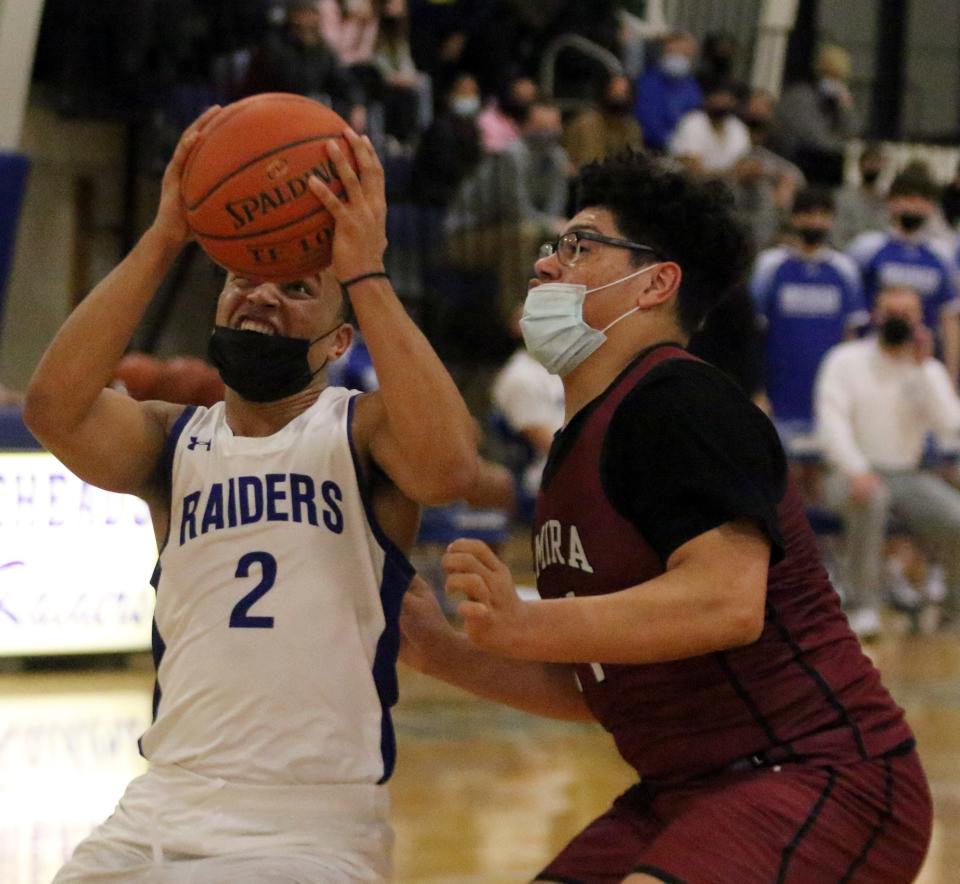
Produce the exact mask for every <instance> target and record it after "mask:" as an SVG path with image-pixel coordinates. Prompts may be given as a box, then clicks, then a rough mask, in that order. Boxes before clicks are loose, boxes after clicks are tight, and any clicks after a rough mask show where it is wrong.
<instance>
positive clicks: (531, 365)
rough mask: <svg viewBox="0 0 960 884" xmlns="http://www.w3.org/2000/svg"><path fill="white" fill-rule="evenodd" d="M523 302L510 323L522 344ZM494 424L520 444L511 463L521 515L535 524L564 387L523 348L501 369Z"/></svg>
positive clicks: (559, 421)
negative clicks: (515, 472)
mask: <svg viewBox="0 0 960 884" xmlns="http://www.w3.org/2000/svg"><path fill="white" fill-rule="evenodd" d="M522 313H523V303H522V302H521V303H520V304H519V305H518V306H517V307H516V308H515V309H514V313H513V317H512V327H511V331H512V333H513V336H514V337H515V338H516V339H517V340H518V341H520V340H522V337H521V333H520V316H521V314H522ZM491 400H492V403H493V408H494V414H493V419H494V422H495V423H497V424H502V427H501V430H502V431H503V432H505V433H506V434H510V435H512V436H513V437H515V438H516V439H519V440H521V446H522V448H523V453H522V455H521V456H520V457H519V458H517V462H516V463H512V464H511V466H514V467H515V468H516V469H518V470H519V472H520V475H519V476H518V483H517V484H518V486H519V487H518V495H517V496H518V515H519V516H520V517H521V519H522V520H523V521H531V520H532V516H533V502H534V499H535V498H536V496H537V491H539V489H540V477H541V475H542V474H543V467H544V465H545V464H546V462H547V454H548V453H549V451H550V446H551V445H552V444H553V435H554V433H556V432H557V430H559V429H560V427H561V426H563V408H564V404H563V381H562V380H561V379H560V377H559V376H558V375H555V374H550V372H548V371H547V370H546V369H545V368H544V367H543V366H542V365H541V364H540V363H539V362H537V360H536V359H534V358H533V357H532V356H531V355H530V354H529V353H528V352H527V350H526V347H524V346H522V345H521V346H520V347H519V348H518V349H517V350H516V351H515V352H514V354H513V355H512V356H511V357H510V358H509V359H508V360H507V362H506V364H505V365H504V366H503V368H501V369H500V371H499V372H498V374H497V376H496V378H495V379H494V381H493V386H492V389H491Z"/></svg>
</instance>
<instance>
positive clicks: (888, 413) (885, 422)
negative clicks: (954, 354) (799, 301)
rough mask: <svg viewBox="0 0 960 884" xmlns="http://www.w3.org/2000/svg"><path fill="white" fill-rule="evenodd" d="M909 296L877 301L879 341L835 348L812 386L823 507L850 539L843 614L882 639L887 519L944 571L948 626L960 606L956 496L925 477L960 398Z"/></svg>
mask: <svg viewBox="0 0 960 884" xmlns="http://www.w3.org/2000/svg"><path fill="white" fill-rule="evenodd" d="M922 319H923V306H922V303H921V300H920V296H919V295H918V294H917V292H915V291H914V290H913V289H909V288H903V287H897V288H888V289H884V290H883V291H881V292H880V294H879V296H878V298H877V301H876V305H875V308H874V312H873V324H874V327H875V332H874V333H873V334H871V335H869V336H868V337H866V338H863V339H861V340H857V341H850V342H847V343H843V344H839V345H837V346H836V347H834V348H833V349H832V350H830V351H829V352H828V353H827V355H826V357H825V358H824V361H823V363H822V365H821V367H820V371H819V373H818V375H817V381H816V386H815V393H814V399H815V417H816V426H817V435H818V437H819V441H820V444H821V446H822V449H823V452H824V456H825V459H826V461H827V464H828V466H829V468H830V473H829V475H828V478H827V482H826V496H827V502H828V504H829V505H832V506H835V507H836V508H837V509H838V510H839V511H840V512H841V513H842V515H843V518H844V522H845V527H846V535H847V543H846V546H847V557H848V562H847V571H848V573H847V575H846V577H847V580H846V582H845V586H846V590H847V594H846V599H845V603H846V608H847V612H848V618H849V620H850V623H851V626H852V627H853V628H854V630H855V631H857V632H858V633H860V634H861V635H871V634H876V633H878V632H879V631H880V617H879V610H878V608H879V602H880V583H881V571H882V563H883V545H884V534H885V531H886V525H887V521H888V518H889V516H890V515H891V513H893V514H895V515H896V517H897V519H898V520H899V521H900V522H902V523H903V524H904V525H905V527H906V528H907V530H908V531H909V532H910V534H911V535H912V536H913V537H914V538H915V539H916V541H917V543H918V544H920V546H921V547H922V548H923V549H924V551H925V552H927V553H928V554H929V555H930V556H931V557H932V558H934V559H935V560H936V561H938V562H939V563H940V564H942V565H943V567H944V570H945V572H946V575H947V583H948V593H947V597H946V599H945V603H944V613H945V615H946V616H947V617H950V616H953V617H955V616H956V613H957V609H958V605H960V491H958V490H957V489H956V488H955V487H953V486H952V485H950V484H949V483H948V482H946V481H944V480H943V479H942V478H940V477H939V476H937V475H935V474H933V473H931V472H928V471H925V470H924V469H922V466H921V463H922V459H923V454H924V449H925V445H926V443H927V440H928V438H929V436H930V434H931V433H932V434H936V436H937V437H939V438H943V437H949V436H951V435H953V434H956V433H958V431H960V398H958V397H957V394H956V392H955V391H954V388H953V385H952V384H951V382H950V377H949V375H948V373H947V370H946V368H945V367H944V365H943V363H941V362H940V361H939V360H937V359H935V358H934V357H933V348H934V342H933V332H932V331H931V330H930V329H929V328H927V327H926V326H924V325H923V321H922Z"/></svg>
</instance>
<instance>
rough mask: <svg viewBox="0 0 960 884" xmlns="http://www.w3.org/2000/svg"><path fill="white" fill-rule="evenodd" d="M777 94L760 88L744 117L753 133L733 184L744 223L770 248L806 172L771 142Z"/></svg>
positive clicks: (755, 238) (760, 243)
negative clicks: (769, 142)
mask: <svg viewBox="0 0 960 884" xmlns="http://www.w3.org/2000/svg"><path fill="white" fill-rule="evenodd" d="M773 107H774V99H773V96H772V95H771V94H770V93H769V92H766V91H764V90H759V89H758V90H756V91H755V92H754V93H753V94H752V95H751V96H750V98H749V100H748V101H747V103H746V105H745V106H744V108H743V111H742V115H741V119H742V120H743V122H744V125H745V126H746V127H747V129H748V131H749V133H750V150H749V151H748V152H747V154H746V155H745V156H744V157H743V159H741V160H739V161H738V162H737V164H736V166H734V169H733V174H732V176H731V186H732V189H733V195H734V199H735V200H736V204H737V210H738V213H739V214H740V216H741V218H742V221H743V223H744V224H745V225H746V226H747V227H748V228H749V229H750V230H751V231H752V233H753V241H754V245H755V246H756V247H757V248H761V249H762V248H766V247H768V246H770V245H772V244H773V243H774V241H775V240H776V239H777V238H778V237H779V235H780V232H781V231H782V229H783V227H784V224H785V222H786V220H787V218H788V217H789V214H790V210H791V208H792V206H793V201H794V197H795V196H796V194H797V190H798V189H799V188H801V187H802V186H803V185H804V183H805V182H804V177H803V172H801V171H800V169H799V168H797V166H796V165H794V164H793V163H791V162H790V161H789V160H787V159H785V158H784V157H782V156H780V154H778V153H776V152H775V151H773V150H771V149H770V148H769V147H768V146H767V141H768V138H769V135H770V129H771V125H772V121H773Z"/></svg>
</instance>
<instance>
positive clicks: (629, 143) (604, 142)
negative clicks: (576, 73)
mask: <svg viewBox="0 0 960 884" xmlns="http://www.w3.org/2000/svg"><path fill="white" fill-rule="evenodd" d="M563 146H564V149H565V150H566V151H567V155H568V156H569V157H570V161H571V162H572V163H573V165H574V167H575V168H576V169H579V168H580V167H581V166H583V165H586V164H587V163H590V162H593V161H594V160H601V159H603V158H604V157H606V156H609V155H611V154H616V153H619V152H620V151H622V150H624V149H625V148H630V149H632V150H639V149H640V148H641V147H643V132H642V131H641V129H640V125H639V124H638V123H637V120H636V117H634V115H633V84H632V83H631V82H630V80H629V79H628V78H627V77H625V76H624V75H623V74H612V75H611V76H609V77H608V78H607V81H606V83H605V84H604V86H603V91H602V93H601V95H600V100H599V101H598V102H597V104H596V105H593V106H591V107H588V108H586V109H585V110H582V111H580V113H578V114H577V115H576V116H575V117H573V118H572V119H571V120H570V122H569V123H567V125H566V126H565V127H564V130H563Z"/></svg>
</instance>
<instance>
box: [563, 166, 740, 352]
mask: <svg viewBox="0 0 960 884" xmlns="http://www.w3.org/2000/svg"><path fill="white" fill-rule="evenodd" d="M588 206H598V207H602V208H605V209H607V210H608V211H610V212H611V214H612V215H613V217H614V220H615V221H616V224H617V227H618V228H619V229H620V231H621V232H622V233H623V235H624V236H625V237H627V238H628V239H631V240H633V241H634V242H641V243H644V244H646V245H650V246H652V247H653V248H655V249H656V251H657V255H658V256H659V258H660V259H661V260H669V261H675V262H676V263H677V264H679V265H680V268H681V270H682V272H683V277H682V280H681V283H680V290H679V292H678V294H677V320H678V322H679V324H680V327H681V328H682V329H683V330H684V331H685V332H686V333H688V334H692V333H693V332H694V331H696V330H697V329H698V328H699V327H700V325H701V323H702V322H703V319H704V317H705V316H706V315H707V313H708V312H709V311H710V309H711V308H712V307H713V306H714V305H715V304H717V303H719V302H720V301H721V300H723V298H724V297H725V296H726V295H727V293H728V292H729V291H730V290H731V288H732V287H733V286H734V285H736V284H737V283H738V282H740V281H741V280H742V279H743V277H744V276H745V274H746V272H747V268H748V267H749V264H750V260H751V257H752V249H751V245H750V239H749V236H748V234H747V232H746V230H745V229H744V228H743V227H742V225H741V224H740V223H739V222H738V221H737V220H736V217H735V215H734V207H733V195H732V194H731V193H730V190H729V189H728V188H727V187H726V185H724V184H723V183H722V182H719V181H714V180H704V179H698V178H695V177H694V176H692V175H690V174H689V173H687V172H686V171H685V170H683V168H682V167H681V166H679V165H678V164H676V163H675V162H672V161H670V160H665V159H660V158H656V157H653V156H651V155H649V154H646V153H642V152H635V151H625V152H623V153H619V154H617V155H615V156H611V157H607V158H606V159H604V160H601V161H599V162H595V163H591V164H589V165H588V166H585V167H584V168H583V170H582V171H581V173H580V178H579V187H578V191H577V209H578V211H579V210H580V209H583V208H586V207H588ZM634 254H635V257H634V261H635V263H637V264H638V265H639V264H640V263H650V256H649V255H648V254H646V253H644V252H638V253H634Z"/></svg>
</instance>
